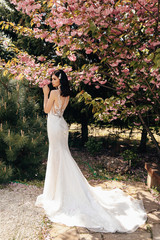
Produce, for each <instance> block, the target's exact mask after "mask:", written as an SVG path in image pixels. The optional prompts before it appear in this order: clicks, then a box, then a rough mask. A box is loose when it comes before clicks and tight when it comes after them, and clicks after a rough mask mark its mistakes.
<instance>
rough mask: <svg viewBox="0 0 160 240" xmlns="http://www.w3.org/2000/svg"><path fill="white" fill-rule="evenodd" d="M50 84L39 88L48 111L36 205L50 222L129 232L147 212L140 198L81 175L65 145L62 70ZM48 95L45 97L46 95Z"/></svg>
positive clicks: (65, 88) (66, 88)
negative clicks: (45, 150)
mask: <svg viewBox="0 0 160 240" xmlns="http://www.w3.org/2000/svg"><path fill="white" fill-rule="evenodd" d="M52 85H53V87H54V88H56V90H51V92H50V95H49V91H50V90H49V87H48V86H45V87H44V88H43V92H44V111H45V112H46V113H48V118H47V131H48V138H49V152H48V162H47V170H46V177H45V184H44V190H43V194H42V195H40V196H38V198H37V201H36V206H40V207H43V208H44V210H45V212H46V214H47V216H48V218H49V219H50V220H51V221H53V222H58V223H63V224H65V225H67V226H81V227H86V228H88V229H89V230H92V231H95V232H112V233H114V232H128V233H130V232H133V231H135V230H136V229H137V228H138V227H139V226H140V225H142V224H144V223H145V221H146V219H147V215H146V212H145V210H144V208H143V203H142V201H140V200H135V199H133V198H132V197H130V196H127V195H126V194H125V193H124V192H123V191H122V190H120V189H113V190H110V191H108V190H103V189H102V188H101V187H92V186H91V185H90V184H89V183H88V182H87V180H86V178H85V177H84V176H83V174H82V172H81V171H80V169H79V167H78V165H77V164H76V162H75V161H74V159H73V158H72V156H71V154H70V151H69V148H68V126H67V123H66V121H65V120H64V118H63V112H64V110H65V108H66V107H67V105H68V102H69V95H70V90H69V84H68V79H67V76H66V74H65V73H64V72H63V71H62V70H59V71H57V72H55V74H53V75H52ZM48 95H49V98H48Z"/></svg>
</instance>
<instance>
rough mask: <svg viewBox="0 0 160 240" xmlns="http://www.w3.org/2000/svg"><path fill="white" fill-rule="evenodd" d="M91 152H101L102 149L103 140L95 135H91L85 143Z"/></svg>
mask: <svg viewBox="0 0 160 240" xmlns="http://www.w3.org/2000/svg"><path fill="white" fill-rule="evenodd" d="M84 146H85V147H86V148H87V150H88V152H89V153H91V154H95V153H99V152H100V151H101V150H102V146H103V142H102V141H101V140H99V139H96V138H94V137H89V139H88V141H87V142H86V143H85V145H84Z"/></svg>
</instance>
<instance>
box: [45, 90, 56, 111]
mask: <svg viewBox="0 0 160 240" xmlns="http://www.w3.org/2000/svg"><path fill="white" fill-rule="evenodd" d="M43 93H44V103H43V108H44V112H45V113H49V112H50V110H51V108H52V105H53V102H54V91H53V90H52V91H51V93H50V96H49V98H48V94H49V87H48V86H47V85H46V86H44V88H43Z"/></svg>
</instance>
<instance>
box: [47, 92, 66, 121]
mask: <svg viewBox="0 0 160 240" xmlns="http://www.w3.org/2000/svg"><path fill="white" fill-rule="evenodd" d="M66 99H67V97H65V100H64V103H63V106H62V102H63V101H62V99H61V96H60V92H59V91H58V103H57V105H56V104H55V102H54V105H53V107H52V109H51V113H52V114H53V115H55V116H58V117H62V116H63V113H64V110H65V108H66Z"/></svg>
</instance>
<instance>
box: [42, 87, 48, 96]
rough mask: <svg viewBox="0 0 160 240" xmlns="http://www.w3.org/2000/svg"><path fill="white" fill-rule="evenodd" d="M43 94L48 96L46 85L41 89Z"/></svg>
mask: <svg viewBox="0 0 160 240" xmlns="http://www.w3.org/2000/svg"><path fill="white" fill-rule="evenodd" d="M43 93H44V95H47V96H48V94H49V87H48V85H45V86H44V87H43Z"/></svg>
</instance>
